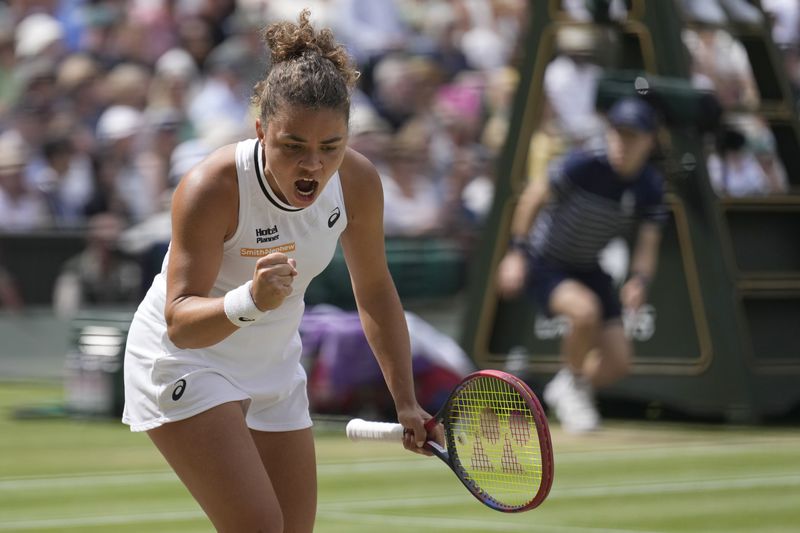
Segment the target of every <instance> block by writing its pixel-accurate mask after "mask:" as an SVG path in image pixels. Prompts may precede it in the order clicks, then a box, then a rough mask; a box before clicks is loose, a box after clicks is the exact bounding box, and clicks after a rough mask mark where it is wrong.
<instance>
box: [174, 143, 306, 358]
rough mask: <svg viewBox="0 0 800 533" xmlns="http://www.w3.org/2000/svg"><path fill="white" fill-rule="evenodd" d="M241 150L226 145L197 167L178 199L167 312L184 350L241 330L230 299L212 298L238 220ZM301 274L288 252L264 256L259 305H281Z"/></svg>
mask: <svg viewBox="0 0 800 533" xmlns="http://www.w3.org/2000/svg"><path fill="white" fill-rule="evenodd" d="M235 149H236V148H235V145H230V146H226V147H224V148H221V149H219V150H217V151H216V152H214V153H213V154H211V155H210V156H209V157H208V158H207V159H205V160H204V161H203V162H202V163H200V164H199V165H198V166H196V167H195V168H194V169H192V170H191V171H190V172H189V173H188V174H187V175H186V176H185V177H184V178H183V179H182V180H181V183H180V185H179V186H178V188H177V189H176V190H175V194H174V196H173V199H172V242H171V244H170V255H169V267H168V269H167V298H166V305H165V309H164V315H165V318H166V322H167V334H168V335H169V338H170V340H171V341H172V342H173V344H175V346H178V347H179V348H202V347H205V346H211V345H213V344H216V343H218V342H220V341H221V340H223V339H225V338H226V337H228V336H229V335H231V334H232V333H234V332H235V331H236V330H237V329H239V328H238V327H237V326H236V325H234V324H233V323H232V322H231V321H230V320H229V319H228V317H227V315H226V314H225V308H224V298H222V297H218V298H210V297H209V296H208V294H209V292H211V289H212V287H213V286H214V282H215V280H216V278H217V275H218V273H219V269H220V266H221V264H222V256H223V246H224V243H225V241H226V240H227V239H228V238H230V237H231V236H232V235H233V234H234V232H235V231H236V227H237V224H238V213H239V188H238V182H237V177H236V165H235ZM295 274H296V271H295V270H294V267H293V266H292V265H291V264H290V263H289V260H288V258H287V257H286V255H284V254H270V255H268V256H266V257H262V258H260V259H259V260H258V261H257V262H256V267H255V272H254V273H253V288H252V293H251V297H253V299H254V302H255V304H256V306H257V307H258V308H259V309H260V310H262V311H265V310H269V309H274V308H276V307H278V306H279V305H280V304H281V303H282V302H283V299H284V298H286V296H288V295H289V293H291V281H292V279H293V277H294V275H295ZM243 281H246V280H243Z"/></svg>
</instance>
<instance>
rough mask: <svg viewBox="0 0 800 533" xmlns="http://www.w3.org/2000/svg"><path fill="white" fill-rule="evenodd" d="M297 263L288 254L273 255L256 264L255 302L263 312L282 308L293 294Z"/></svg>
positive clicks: (254, 274)
mask: <svg viewBox="0 0 800 533" xmlns="http://www.w3.org/2000/svg"><path fill="white" fill-rule="evenodd" d="M296 266H297V263H295V260H294V259H291V258H289V256H287V255H286V254H282V253H280V252H275V253H271V254H269V255H265V256H264V257H262V258H260V259H259V260H258V262H256V269H255V272H254V273H253V288H252V291H253V294H252V296H253V302H255V304H256V307H258V308H259V309H260V310H261V311H269V310H270V309H276V308H277V307H280V305H281V304H282V303H283V300H285V299H286V297H287V296H289V295H290V294H291V293H292V282H293V281H294V278H295V276H297V269H296V268H295V267H296Z"/></svg>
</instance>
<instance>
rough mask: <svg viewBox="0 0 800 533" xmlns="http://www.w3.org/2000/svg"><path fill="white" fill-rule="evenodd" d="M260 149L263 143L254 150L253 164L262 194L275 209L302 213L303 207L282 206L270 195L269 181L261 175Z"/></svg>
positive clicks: (259, 143) (257, 142) (258, 144)
mask: <svg viewBox="0 0 800 533" xmlns="http://www.w3.org/2000/svg"><path fill="white" fill-rule="evenodd" d="M260 147H261V141H256V146H255V149H254V150H253V163H254V165H255V167H256V177H257V178H258V184H259V186H260V187H261V192H263V193H264V196H266V197H267V200H269V201H270V203H271V204H272V205H274V206H275V207H277V208H278V209H280V210H282V211H289V212H290V213H296V212H297V211H302V210H303V208H302V207H295V208H290V207H286V206H284V205H281V204H280V203H278V201H277V200H276V199H275V198H273V197H272V194H270V192H271V191H270V186H269V183H267V180H266V179H264V176H263V175H262V174H261V162H260V161H259V157H258V153H259V148H260Z"/></svg>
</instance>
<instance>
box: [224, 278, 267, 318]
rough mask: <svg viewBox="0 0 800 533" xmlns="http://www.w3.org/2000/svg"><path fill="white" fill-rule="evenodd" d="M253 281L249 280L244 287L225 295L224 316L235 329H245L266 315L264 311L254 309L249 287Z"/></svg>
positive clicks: (254, 305) (254, 304)
mask: <svg viewBox="0 0 800 533" xmlns="http://www.w3.org/2000/svg"><path fill="white" fill-rule="evenodd" d="M252 286H253V280H249V281H248V282H247V283H245V284H244V285H240V286H239V287H236V288H235V289H233V290H231V291H228V292H227V293H225V299H224V300H223V301H224V306H225V316H227V317H228V320H230V321H231V323H232V324H233V325H235V326H237V327H240V328H245V327H247V326H250V325H252V324H253V323H255V322H256V321H257V320H258V319H259V318H261V317H262V316H264V315H265V314H266V311H262V310H260V309H259V308H258V307H256V303H255V302H254V301H253V296H252V294H251V292H250V287H252Z"/></svg>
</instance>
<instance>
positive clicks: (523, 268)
mask: <svg viewBox="0 0 800 533" xmlns="http://www.w3.org/2000/svg"><path fill="white" fill-rule="evenodd" d="M549 199H550V187H549V183H548V180H546V179H539V180H534V181H531V182H530V183H528V186H527V187H525V190H524V191H523V192H522V195H521V196H520V198H519V202H518V203H517V207H516V209H515V210H514V215H513V216H512V218H511V238H510V242H511V243H512V244H513V243H520V242H525V241H527V238H528V233H529V232H530V229H531V227H532V226H533V223H534V221H535V220H536V217H537V216H538V215H539V212H540V211H541V209H542V206H544V205H545V204H546V203H547V202H548V201H549ZM527 271H528V265H527V257H526V255H525V252H524V251H523V250H522V249H521V248H520V247H519V246H514V245H512V246H509V248H508V251H507V252H506V254H505V256H504V257H503V259H502V260H501V261H500V265H499V266H498V270H497V290H498V292H499V293H500V295H501V296H503V297H505V298H510V297H513V296H516V295H517V294H519V292H520V291H521V290H522V288H523V286H524V285H525V276H526V273H527Z"/></svg>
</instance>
